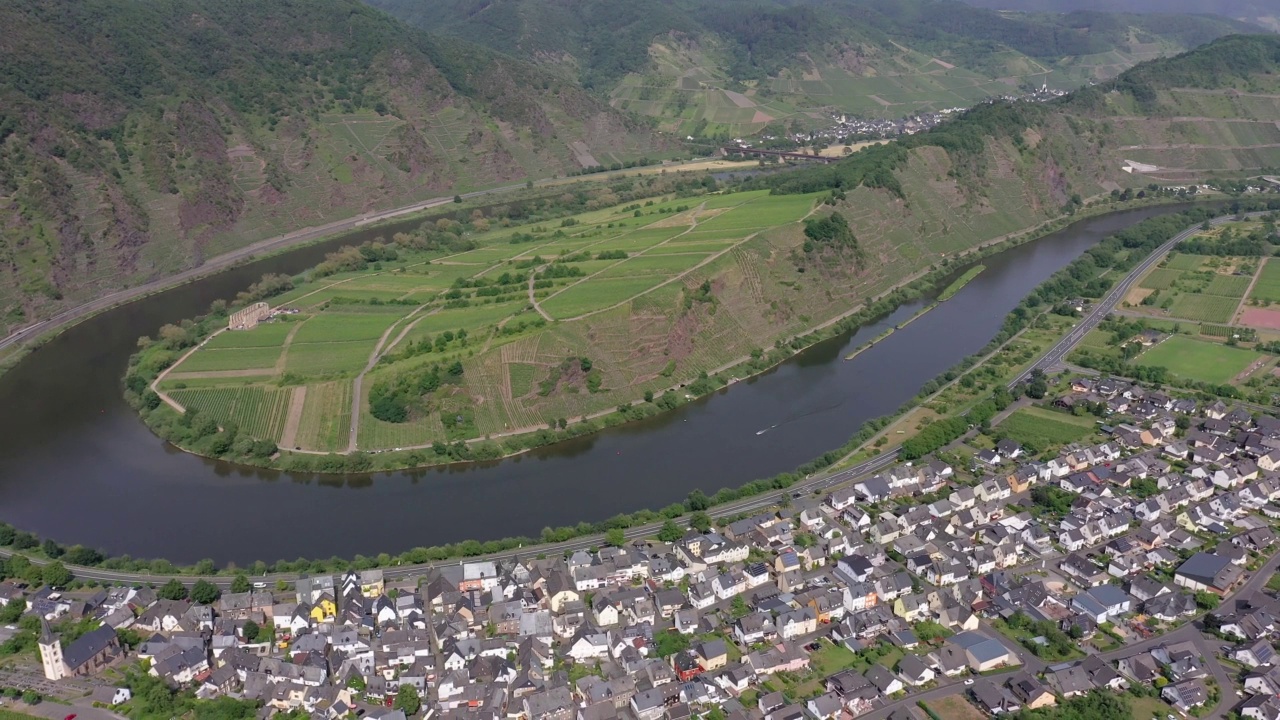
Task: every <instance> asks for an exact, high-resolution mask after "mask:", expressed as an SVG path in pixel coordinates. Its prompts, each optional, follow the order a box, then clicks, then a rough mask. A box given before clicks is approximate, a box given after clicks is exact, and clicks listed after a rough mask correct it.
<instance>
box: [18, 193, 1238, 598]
mask: <svg viewBox="0 0 1280 720" xmlns="http://www.w3.org/2000/svg"><path fill="white" fill-rule="evenodd" d="M508 189H509V188H508ZM482 192H494V191H482ZM474 194H475V193H473V195H474ZM406 212H407V211H406ZM1261 214H1262V213H1253V215H1255V216H1256V215H1261ZM1230 219H1231V218H1229V217H1224V218H1217V219H1215V220H1214V221H1211V222H1214V223H1215V224H1221V223H1223V222H1228V221H1229V220H1230ZM1198 230H1199V226H1196V227H1193V228H1188V229H1187V230H1184V231H1183V232H1181V233H1179V234H1178V235H1176V236H1174V237H1173V238H1172V239H1171V240H1169V241H1168V242H1166V243H1164V244H1163V245H1161V246H1160V247H1159V248H1157V249H1156V250H1155V251H1154V252H1152V254H1151V255H1150V256H1149V257H1148V258H1147V259H1145V260H1143V261H1142V262H1141V263H1139V264H1138V266H1137V267H1135V268H1134V269H1133V270H1132V271H1131V272H1130V273H1129V274H1128V275H1127V276H1126V277H1125V278H1124V280H1122V281H1121V282H1120V283H1119V284H1118V285H1116V287H1115V288H1114V289H1113V290H1112V291H1111V292H1110V293H1108V295H1107V297H1105V298H1104V299H1103V300H1102V301H1100V302H1099V303H1097V305H1096V307H1095V308H1094V309H1093V310H1092V311H1091V312H1090V313H1089V315H1088V316H1086V317H1085V319H1084V320H1083V321H1082V322H1081V323H1080V324H1079V325H1077V326H1076V328H1075V329H1073V330H1072V331H1071V332H1070V333H1068V334H1067V336H1066V337H1065V338H1064V339H1063V340H1062V341H1060V342H1059V343H1057V344H1056V345H1054V346H1053V347H1052V348H1050V349H1049V350H1048V351H1047V352H1046V353H1045V354H1044V355H1043V356H1041V358H1040V359H1039V360H1037V361H1036V362H1035V363H1034V364H1033V365H1032V366H1031V367H1033V368H1034V367H1040V368H1047V367H1052V366H1053V365H1054V364H1055V363H1057V362H1059V361H1060V360H1061V359H1062V358H1063V357H1065V356H1066V354H1067V353H1069V352H1070V351H1071V350H1072V349H1073V348H1074V347H1075V346H1076V344H1078V343H1079V342H1080V340H1081V339H1082V338H1083V337H1084V335H1085V334H1086V333H1087V332H1088V330H1091V329H1093V327H1096V326H1097V324H1098V323H1099V322H1101V320H1102V319H1103V318H1105V317H1106V314H1107V312H1109V311H1110V310H1111V308H1113V307H1115V305H1116V304H1117V303H1118V302H1119V300H1120V299H1122V298H1123V297H1124V295H1125V294H1126V293H1127V292H1128V288H1129V287H1131V286H1132V285H1133V283H1134V282H1136V280H1137V278H1138V277H1139V276H1140V275H1142V273H1144V272H1146V271H1147V270H1148V269H1150V268H1151V266H1152V265H1153V264H1155V263H1156V262H1158V261H1159V259H1160V258H1161V257H1162V256H1163V255H1164V254H1165V253H1167V252H1168V251H1169V250H1170V249H1172V248H1173V247H1174V246H1175V245H1177V244H1178V243H1179V242H1182V241H1183V240H1185V239H1186V238H1188V237H1190V236H1191V235H1193V234H1195V232H1196V231H1198ZM1029 374H1030V370H1029V369H1028V372H1025V373H1022V374H1021V375H1020V376H1019V378H1018V379H1015V380H1014V381H1013V382H1011V383H1010V386H1011V387H1012V386H1013V385H1015V384H1017V383H1018V382H1020V381H1021V379H1023V378H1025V377H1026V376H1027V375H1029ZM898 454H899V449H898V448H890V449H887V450H885V452H883V453H881V454H880V455H878V456H876V457H874V458H872V459H870V460H867V461H865V462H862V463H859V464H857V465H854V466H852V467H849V468H846V469H844V470H840V471H838V472H834V473H831V474H828V475H819V476H815V477H810V478H806V479H805V480H802V481H800V482H798V483H796V484H794V485H792V486H791V487H790V488H788V489H787V490H785V491H779V494H785V493H791V494H799V493H811V492H812V493H817V492H821V491H825V490H829V489H831V488H832V487H835V486H837V485H841V484H843V483H846V482H850V481H852V480H854V479H856V478H859V477H863V476H866V475H871V474H873V473H876V472H879V471H880V470H883V469H884V468H886V467H888V466H890V465H892V464H894V463H895V462H897V460H898ZM779 494H774V493H764V494H762V495H757V496H755V497H750V498H744V499H742V500H738V501H735V502H731V503H727V504H724V505H719V506H716V507H714V508H711V509H710V510H709V511H708V513H709V514H710V515H711V516H712V517H713V518H721V517H730V516H735V515H742V514H744V513H749V512H753V511H757V510H763V509H765V508H767V507H770V506H772V505H776V504H777V502H778V498H779V496H780V495H779ZM661 527H662V523H651V524H649V525H644V526H640V527H634V528H630V529H628V530H627V531H625V536H626V538H627V539H628V540H634V539H639V538H644V537H649V536H652V535H654V534H655V533H657V531H658V529H659V528H661ZM602 540H603V536H600V535H595V536H591V537H582V538H576V539H574V540H570V541H567V542H563V543H553V544H548V545H542V544H539V545H536V546H530V547H528V548H523V547H521V548H516V549H515V550H507V551H504V552H500V553H495V554H492V555H485V556H478V557H475V558H468V559H470V560H480V559H485V560H509V559H512V558H516V557H521V556H528V555H530V554H532V553H546V554H553V553H559V552H572V551H575V550H585V549H588V548H591V547H596V546H598V545H600V543H601V542H602ZM13 554H14V553H13V551H11V550H2V549H0V557H9V556H11V555H13ZM32 562H34V563H37V564H40V563H43V562H46V561H44V560H40V559H37V558H32ZM458 562H462V560H458ZM439 564H442V563H423V564H415V565H401V566H392V567H387V568H383V574H384V576H385V577H386V578H387V579H388V580H402V579H406V578H413V577H418V576H422V575H425V574H426V573H427V572H428V571H429V570H430V569H431V568H433V567H435V566H437V565H439ZM67 567H68V569H69V570H71V572H72V573H74V574H75V576H76V577H78V578H80V579H83V580H97V581H99V582H108V583H125V584H127V583H137V582H144V583H165V582H168V581H169V580H170V579H172V577H173V575H167V574H161V575H157V574H151V573H134V572H127V571H119V570H106V569H103V568H97V567H84V566H77V565H69V566H67ZM298 576H299V575H298V574H297V573H276V574H268V575H264V576H261V577H255V578H253V580H254V581H255V582H265V583H268V584H274V583H275V582H277V581H281V580H283V581H286V582H292V581H293V580H296V579H297V578H298ZM180 579H181V580H183V581H184V582H186V583H194V582H195V581H197V580H207V581H209V582H212V583H214V584H216V585H218V586H219V587H222V588H227V587H229V586H230V585H231V582H232V578H231V577H228V576H226V575H214V576H205V577H200V576H193V575H185V576H182V577H181V578H180Z"/></svg>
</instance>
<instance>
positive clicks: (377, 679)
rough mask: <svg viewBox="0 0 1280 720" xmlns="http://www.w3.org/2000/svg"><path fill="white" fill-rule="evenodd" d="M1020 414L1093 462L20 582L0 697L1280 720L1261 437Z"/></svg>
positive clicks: (1149, 398)
mask: <svg viewBox="0 0 1280 720" xmlns="http://www.w3.org/2000/svg"><path fill="white" fill-rule="evenodd" d="M1018 404H1019V406H1020V407H1024V408H1025V407H1028V406H1029V405H1030V401H1029V400H1027V399H1024V400H1021V401H1019V403H1018ZM1038 406H1039V407H1038V408H1037V409H1036V412H1038V413H1042V414H1046V413H1051V414H1059V415H1061V416H1062V417H1064V418H1065V417H1068V416H1070V417H1071V418H1072V419H1073V420H1076V421H1080V420H1082V419H1083V420H1086V421H1087V422H1085V425H1086V426H1088V425H1089V423H1090V422H1092V425H1093V429H1092V430H1087V431H1086V432H1090V433H1092V436H1091V437H1092V439H1090V440H1089V441H1087V442H1072V443H1067V444H1062V445H1059V446H1053V445H1052V444H1050V445H1048V446H1045V447H1041V448H1037V449H1032V448H1028V447H1024V446H1023V445H1022V444H1019V443H1018V442H1015V441H1013V440H1011V439H1008V438H1004V439H1000V440H998V441H991V440H990V438H989V437H987V436H984V435H979V436H973V437H972V438H970V439H968V440H964V441H962V442H959V443H956V444H953V445H952V446H950V447H948V448H945V449H944V450H942V451H939V453H938V455H937V456H936V457H932V458H926V459H923V460H921V461H918V462H915V463H902V464H898V465H895V466H892V467H890V468H889V469H887V470H885V471H884V472H881V473H879V474H876V475H874V476H871V477H865V478H860V479H857V480H855V481H853V482H852V483H851V484H849V485H847V486H844V487H838V488H836V489H834V490H833V491H829V492H824V493H823V494H821V495H813V496H811V495H799V494H797V495H799V496H797V497H788V498H787V499H786V501H785V502H783V503H782V504H781V506H780V507H777V508H775V509H774V510H772V511H767V512H762V513H759V514H754V515H750V516H747V517H741V518H736V519H734V518H730V519H726V520H724V521H723V522H722V523H721V524H719V525H716V524H713V523H712V522H711V520H710V519H709V518H707V517H706V516H705V515H698V514H695V515H694V516H692V518H691V520H690V523H689V525H687V526H686V525H677V524H675V523H674V522H668V523H667V524H666V525H665V526H664V527H663V528H662V530H661V531H660V532H659V533H658V534H657V536H656V537H651V538H644V539H636V540H625V539H623V538H622V537H621V536H620V533H619V536H618V537H610V538H608V539H607V542H606V543H603V544H602V545H601V546H600V547H598V548H596V549H593V550H590V551H588V550H580V551H577V552H573V553H570V554H557V555H554V556H547V555H544V554H538V553H537V551H536V550H530V551H529V555H528V556H527V557H518V558H516V559H504V560H498V561H491V560H475V561H466V562H460V563H457V564H448V565H443V566H440V567H435V568H432V569H430V570H428V571H427V572H426V573H425V574H424V575H423V576H420V577H413V578H408V579H400V580H395V581H389V580H387V579H386V578H385V577H384V574H383V571H382V570H378V569H373V570H354V569H353V570H350V571H348V572H346V573H342V574H335V575H320V576H315V577H306V578H303V579H301V580H298V581H297V582H296V583H294V584H292V585H287V584H285V583H279V584H273V585H272V586H271V587H268V586H267V585H266V583H261V582H260V583H257V584H255V585H250V580H249V578H245V577H243V576H240V577H238V578H236V581H235V583H234V584H233V585H238V586H239V587H233V589H234V590H238V591H236V592H227V593H219V592H218V591H217V590H216V589H215V588H214V587H213V586H212V585H211V584H209V583H203V587H201V583H197V585H196V587H194V588H191V589H190V590H191V592H190V594H188V588H187V587H186V586H183V585H181V584H179V583H177V581H174V582H172V583H170V584H169V585H166V586H164V587H160V588H154V587H147V586H144V585H137V586H133V587H107V588H97V587H80V588H75V587H70V588H67V587H53V586H48V585H46V586H43V587H40V586H38V584H36V585H34V586H33V585H28V584H26V583H24V582H22V581H20V580H16V579H10V580H7V581H5V582H3V583H0V601H3V602H4V603H6V605H5V608H13V609H14V610H15V612H11V613H8V616H9V617H15V616H20V617H21V618H22V622H21V623H16V624H14V625H10V626H9V627H8V628H6V629H4V630H3V633H4V635H3V637H0V642H3V641H8V640H12V638H14V637H15V636H17V635H19V634H20V633H22V632H25V631H24V630H22V629H20V628H22V627H35V626H38V628H39V632H38V638H37V642H36V644H37V646H38V655H39V663H38V664H36V663H35V662H34V661H35V658H34V657H31V659H30V660H29V661H26V662H28V663H29V667H28V668H27V669H26V670H23V667H24V665H23V662H24V661H22V658H23V657H25V656H23V655H18V656H16V657H17V665H15V664H14V661H13V660H11V661H10V663H9V664H8V666H7V667H6V668H5V669H4V670H3V671H0V684H4V685H13V686H15V687H16V688H17V689H23V690H26V691H27V692H28V693H31V692H35V691H36V690H37V689H38V690H40V691H43V692H45V693H49V694H51V695H55V696H56V695H58V694H60V693H61V694H63V695H64V696H65V698H66V699H68V700H69V701H70V700H76V699H77V698H84V697H88V698H90V699H91V700H92V701H93V702H94V703H96V704H97V705H99V706H102V707H106V708H111V707H116V708H118V709H119V710H121V711H125V710H127V709H128V707H129V705H130V703H131V702H134V701H133V700H131V694H132V691H131V689H130V688H129V683H128V682H127V681H126V682H121V678H123V677H125V675H124V673H125V672H126V671H128V669H129V668H140V669H142V670H140V671H145V673H147V674H148V675H149V676H150V677H152V678H156V679H159V680H161V681H163V682H164V683H165V684H167V685H168V686H170V687H171V688H180V689H186V690H190V691H192V692H194V693H195V695H196V696H197V697H198V698H201V699H214V698H218V697H222V696H228V697H231V698H238V699H245V700H251V701H256V702H258V703H261V706H262V708H263V710H262V712H263V713H264V714H271V713H276V712H292V713H303V714H305V715H309V716H310V717H319V718H342V717H356V716H363V717H368V718H392V719H395V720H398V719H399V718H404V717H409V716H415V715H420V716H422V717H439V718H479V717H485V718H502V717H510V718H515V717H521V718H525V719H526V720H571V719H573V720H612V719H614V718H625V719H627V720H683V719H684V718H690V717H694V716H704V717H724V718H734V719H735V720H801V719H802V718H813V719H814V720H837V719H839V718H853V717H867V718H886V717H888V718H923V717H924V716H923V715H922V714H921V713H922V709H921V708H922V707H927V708H929V713H930V714H931V715H932V713H935V712H936V713H937V715H938V716H941V717H962V716H963V715H957V714H953V713H956V712H960V711H959V710H956V708H961V709H963V710H966V711H969V712H978V711H980V712H982V713H986V714H990V715H998V714H1002V713H1009V712H1013V711H1016V710H1018V709H1020V708H1042V707H1048V706H1052V705H1055V704H1057V703H1063V702H1067V701H1070V699H1072V698H1074V697H1076V696H1080V695H1084V694H1087V693H1090V692H1092V691H1102V692H1107V693H1111V692H1116V693H1119V692H1128V693H1130V694H1132V695H1135V696H1137V697H1139V698H1141V699H1142V701H1143V702H1147V703H1155V704H1156V706H1157V707H1158V708H1161V710H1160V712H1162V713H1163V712H1166V711H1167V712H1168V713H1169V714H1170V715H1174V714H1175V713H1176V716H1184V717H1189V716H1199V715H1201V714H1203V713H1207V712H1210V711H1216V714H1218V715H1220V714H1221V713H1222V711H1224V710H1225V709H1228V708H1230V709H1234V710H1235V711H1236V712H1238V713H1239V715H1240V716H1241V717H1245V718H1253V719H1256V720H1276V719H1277V718H1280V701H1277V700H1276V698H1277V696H1280V663H1277V660H1276V656H1275V646H1274V645H1273V641H1274V640H1275V638H1276V633H1277V632H1278V631H1280V627H1278V621H1277V618H1280V599H1277V597H1276V594H1275V589H1276V588H1277V587H1278V586H1277V584H1276V582H1275V581H1274V580H1273V576H1274V573H1275V571H1276V568H1277V560H1278V559H1280V558H1278V557H1277V556H1276V555H1275V553H1276V549H1277V548H1276V539H1277V535H1276V529H1277V526H1276V523H1277V521H1278V520H1280V505H1278V504H1277V501H1280V418H1277V417H1273V416H1271V415H1267V414H1260V413H1258V412H1256V411H1253V410H1250V409H1247V408H1244V407H1240V406H1231V405H1228V404H1226V403H1224V402H1222V401H1220V400H1215V401H1211V402H1206V401H1204V400H1197V399H1195V398H1191V397H1184V396H1175V395H1171V394H1166V393H1164V392H1160V391H1155V390H1150V389H1147V388H1144V387H1142V386H1141V385H1138V384H1134V383H1131V382H1128V381H1125V380H1120V379H1113V378H1107V377H1086V376H1076V377H1072V378H1068V377H1066V376H1062V377H1061V378H1056V379H1054V382H1053V385H1052V388H1051V392H1050V393H1049V394H1047V395H1046V397H1045V398H1044V399H1043V400H1041V401H1039V403H1038ZM1089 418H1094V419H1093V420H1092V421H1089ZM1095 440H1096V441H1095ZM73 585H74V583H73ZM15 604H16V605H15ZM0 611H3V609H0ZM28 618H29V619H30V622H28V620H27V619H28ZM73 631H74V632H73ZM60 633H72V634H74V638H68V639H64V637H63V636H62V635H60ZM7 646H8V644H6V647H7ZM33 655H34V654H33ZM135 672H136V671H135ZM24 673H25V674H24ZM81 701H82V702H83V700H81Z"/></svg>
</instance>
